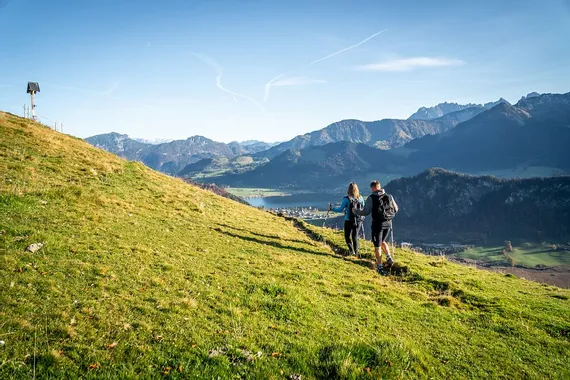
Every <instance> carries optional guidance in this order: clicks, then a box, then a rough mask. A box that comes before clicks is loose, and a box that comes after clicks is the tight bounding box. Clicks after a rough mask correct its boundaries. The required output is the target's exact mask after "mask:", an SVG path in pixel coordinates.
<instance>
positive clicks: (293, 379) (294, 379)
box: [289, 373, 301, 380]
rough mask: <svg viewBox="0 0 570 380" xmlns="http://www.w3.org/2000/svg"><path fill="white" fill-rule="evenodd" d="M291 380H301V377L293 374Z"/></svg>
mask: <svg viewBox="0 0 570 380" xmlns="http://www.w3.org/2000/svg"><path fill="white" fill-rule="evenodd" d="M289 378H290V379H291V380H301V375H297V374H296V373H292V374H291V376H289Z"/></svg>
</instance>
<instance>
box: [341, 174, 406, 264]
mask: <svg viewBox="0 0 570 380" xmlns="http://www.w3.org/2000/svg"><path fill="white" fill-rule="evenodd" d="M370 190H371V191H372V194H370V195H369V196H368V198H367V199H366V204H365V205H364V209H363V210H357V209H356V208H354V209H353V210H352V212H354V213H356V214H358V215H362V216H365V215H372V243H373V244H374V254H375V255H376V271H377V272H378V273H380V274H383V273H384V268H383V267H382V252H381V251H380V247H382V250H383V251H384V253H385V254H386V264H387V265H388V266H392V264H393V263H394V260H393V259H392V256H391V255H390V247H389V246H388V243H386V238H387V237H388V234H389V233H390V230H391V229H392V218H394V215H396V213H397V212H398V205H397V204H396V201H394V198H393V197H392V196H391V195H389V194H387V193H386V192H385V191H384V189H383V188H382V186H381V185H380V182H378V181H372V183H371V184H370Z"/></svg>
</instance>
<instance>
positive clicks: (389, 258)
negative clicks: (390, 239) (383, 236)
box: [382, 241, 394, 266]
mask: <svg viewBox="0 0 570 380" xmlns="http://www.w3.org/2000/svg"><path fill="white" fill-rule="evenodd" d="M382 250H383V251H384V253H385V254H386V263H387V264H388V265H389V266H391V265H392V263H393V262H394V261H393V259H392V255H390V246H389V245H388V243H387V242H385V241H383V242H382Z"/></svg>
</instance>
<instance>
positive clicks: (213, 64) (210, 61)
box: [192, 53, 264, 109]
mask: <svg viewBox="0 0 570 380" xmlns="http://www.w3.org/2000/svg"><path fill="white" fill-rule="evenodd" d="M192 55H193V56H194V57H196V58H198V59H200V60H201V61H203V62H204V63H206V64H207V65H209V66H211V67H213V68H214V69H215V70H216V87H218V88H219V89H220V90H222V91H224V92H226V93H228V94H230V95H232V98H233V100H234V101H235V102H236V103H237V104H239V102H238V100H237V98H243V99H246V100H249V101H250V102H252V103H253V104H255V105H256V106H258V107H260V108H261V109H264V107H263V105H262V104H261V103H259V102H258V101H257V100H255V99H252V98H250V97H249V96H247V95H244V94H240V93H239V92H235V91H232V90H230V89H228V88H225V87H224V86H223V85H222V76H223V75H224V68H223V67H222V65H220V64H219V63H218V62H217V61H216V60H215V59H214V58H212V57H210V56H208V55H206V54H200V53H192Z"/></svg>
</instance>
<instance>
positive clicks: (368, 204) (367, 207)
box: [358, 189, 398, 228]
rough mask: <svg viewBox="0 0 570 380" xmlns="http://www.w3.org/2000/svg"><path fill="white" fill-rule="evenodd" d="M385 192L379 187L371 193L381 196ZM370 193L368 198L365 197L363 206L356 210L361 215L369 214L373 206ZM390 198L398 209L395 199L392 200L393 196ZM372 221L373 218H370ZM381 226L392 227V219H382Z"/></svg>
mask: <svg viewBox="0 0 570 380" xmlns="http://www.w3.org/2000/svg"><path fill="white" fill-rule="evenodd" d="M385 193H386V192H385V191H384V189H380V190H378V191H375V192H374V193H372V194H377V195H378V196H382V195H384V194H385ZM372 194H371V195H369V196H368V198H366V203H365V204H364V208H363V209H362V210H360V211H358V214H360V215H362V216H366V215H370V213H371V212H372V207H374V201H373V199H372ZM392 200H393V201H394V206H395V207H396V211H398V205H397V204H396V200H394V198H392ZM372 223H374V218H372ZM382 227H384V228H389V227H392V221H391V220H388V221H384V222H383V223H382Z"/></svg>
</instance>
